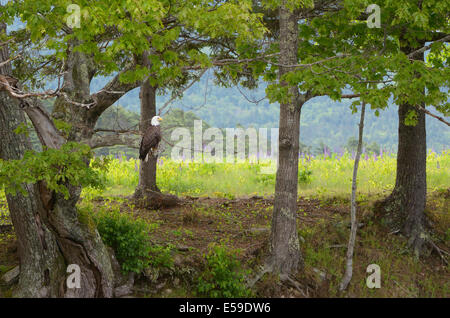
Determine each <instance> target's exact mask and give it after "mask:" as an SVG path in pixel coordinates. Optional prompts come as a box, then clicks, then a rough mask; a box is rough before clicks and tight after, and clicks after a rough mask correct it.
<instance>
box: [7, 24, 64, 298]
mask: <svg viewBox="0 0 450 318" xmlns="http://www.w3.org/2000/svg"><path fill="white" fill-rule="evenodd" d="M5 30H6V25H4V24H1V25H0V33H3V32H5ZM8 59H9V51H8V46H7V45H4V46H3V47H2V48H1V49H0V63H1V62H4V61H6V60H8ZM0 74H1V75H5V76H11V75H12V71H11V64H6V65H3V66H2V67H0ZM21 124H26V121H25V116H24V114H23V112H22V111H21V109H20V107H19V102H18V100H16V99H14V98H12V97H10V96H9V94H8V93H6V92H0V131H1V138H0V158H1V159H3V160H18V159H21V158H22V157H23V155H24V153H25V151H26V150H31V143H30V142H29V139H28V137H27V136H26V135H25V134H16V133H15V132H14V130H15V129H16V128H17V127H18V126H19V125H21ZM24 188H25V190H26V192H27V195H26V196H24V195H22V194H20V193H18V194H17V195H15V196H12V195H9V194H8V195H6V199H7V202H8V207H9V212H10V216H11V220H12V223H13V225H14V230H15V233H16V238H17V244H18V253H19V259H20V278H19V284H18V286H17V288H16V290H15V293H14V294H15V296H17V297H33V298H37V297H56V296H59V295H60V290H61V287H62V286H61V283H62V281H63V280H64V275H65V266H64V265H65V264H64V258H63V257H62V254H61V251H60V250H59V248H58V244H57V240H56V237H55V234H54V233H53V232H52V230H51V228H50V227H49V226H48V224H47V223H46V222H45V218H44V217H43V215H44V214H45V213H44V207H43V204H42V201H41V196H40V191H39V187H38V185H33V184H26V185H24Z"/></svg>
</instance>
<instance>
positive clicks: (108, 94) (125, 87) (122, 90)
mask: <svg viewBox="0 0 450 318" xmlns="http://www.w3.org/2000/svg"><path fill="white" fill-rule="evenodd" d="M135 66H136V63H131V64H129V65H128V66H127V67H126V68H125V69H124V70H122V71H121V72H120V73H119V74H117V75H116V76H115V77H114V78H113V79H112V80H111V81H110V82H109V83H108V84H106V85H105V87H103V88H102V89H101V90H100V91H98V92H96V93H94V94H92V95H91V98H92V100H93V101H94V103H95V104H94V106H93V107H92V108H91V109H90V110H89V112H90V116H91V118H92V119H93V120H97V119H98V118H99V117H100V115H101V114H102V113H103V112H104V111H105V110H106V109H108V108H109V107H110V106H112V105H113V104H114V103H115V102H117V101H118V100H119V99H120V98H121V97H122V96H124V95H125V94H126V93H128V92H129V91H131V90H133V89H135V88H137V87H139V86H140V85H141V84H142V81H138V82H134V83H122V82H121V81H120V76H121V75H122V74H124V73H125V72H127V71H130V70H133V69H134V68H135Z"/></svg>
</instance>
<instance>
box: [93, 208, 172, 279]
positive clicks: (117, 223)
mask: <svg viewBox="0 0 450 318" xmlns="http://www.w3.org/2000/svg"><path fill="white" fill-rule="evenodd" d="M95 221H96V224H97V229H98V232H99V233H100V236H101V237H102V240H103V242H105V244H106V245H108V246H110V247H112V248H113V250H114V252H115V254H116V257H117V260H118V261H119V263H120V265H121V267H122V270H123V272H135V273H140V272H141V271H142V270H144V269H145V268H146V267H148V266H167V267H170V266H172V258H171V247H170V246H169V247H162V246H159V245H155V246H153V245H152V244H151V243H150V241H149V238H148V235H149V232H150V231H151V230H152V229H154V226H157V225H156V224H148V223H146V222H145V221H144V220H142V219H136V220H135V219H133V217H132V216H131V215H129V214H126V213H120V212H119V211H118V210H114V209H113V210H112V211H107V210H101V211H100V212H99V213H97V215H96V216H95Z"/></svg>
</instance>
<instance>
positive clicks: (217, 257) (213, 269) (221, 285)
mask: <svg viewBox="0 0 450 318" xmlns="http://www.w3.org/2000/svg"><path fill="white" fill-rule="evenodd" d="M237 255H238V254H237V252H236V251H232V250H230V249H228V248H227V247H226V246H225V245H213V246H211V247H210V250H209V252H208V253H207V254H206V255H205V259H206V270H205V271H204V272H203V273H201V274H200V276H199V278H198V286H197V291H198V293H199V295H201V296H207V297H214V298H230V297H249V296H250V295H251V291H250V290H249V289H248V288H247V287H246V285H245V275H248V272H245V271H243V270H242V269H241V268H242V266H241V263H240V261H239V260H238V259H237Z"/></svg>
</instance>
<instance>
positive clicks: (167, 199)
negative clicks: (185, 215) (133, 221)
mask: <svg viewBox="0 0 450 318" xmlns="http://www.w3.org/2000/svg"><path fill="white" fill-rule="evenodd" d="M134 199H135V200H136V203H137V205H138V206H139V207H142V208H147V209H151V210H153V209H161V208H170V207H174V206H177V205H179V204H180V203H181V200H180V198H178V197H177V196H175V195H172V194H164V193H161V192H157V191H153V190H149V189H147V190H145V191H141V193H140V195H138V196H135V197H134Z"/></svg>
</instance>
